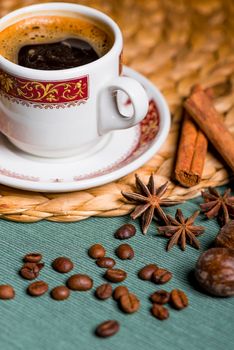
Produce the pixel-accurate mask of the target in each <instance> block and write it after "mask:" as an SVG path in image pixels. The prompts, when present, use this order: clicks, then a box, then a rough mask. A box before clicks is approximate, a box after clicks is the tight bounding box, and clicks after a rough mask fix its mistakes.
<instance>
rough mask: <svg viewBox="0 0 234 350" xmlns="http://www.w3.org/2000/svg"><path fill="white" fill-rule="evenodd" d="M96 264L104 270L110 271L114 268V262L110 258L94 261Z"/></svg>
mask: <svg viewBox="0 0 234 350" xmlns="http://www.w3.org/2000/svg"><path fill="white" fill-rule="evenodd" d="M96 264H97V266H99V267H102V268H105V269H111V268H112V267H114V266H115V260H114V259H112V258H108V257H104V258H100V259H97V260H96Z"/></svg>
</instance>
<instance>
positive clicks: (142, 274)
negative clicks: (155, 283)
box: [138, 264, 158, 281]
mask: <svg viewBox="0 0 234 350" xmlns="http://www.w3.org/2000/svg"><path fill="white" fill-rule="evenodd" d="M157 268H158V267H157V265H155V264H149V265H146V266H144V267H143V268H142V269H141V270H140V271H139V272H138V277H139V278H140V279H142V280H144V281H150V280H151V277H152V274H153V273H154V271H155V270H157Z"/></svg>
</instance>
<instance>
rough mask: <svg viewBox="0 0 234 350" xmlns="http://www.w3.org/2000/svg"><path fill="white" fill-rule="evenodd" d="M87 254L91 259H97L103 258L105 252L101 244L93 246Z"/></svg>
mask: <svg viewBox="0 0 234 350" xmlns="http://www.w3.org/2000/svg"><path fill="white" fill-rule="evenodd" d="M88 254H89V256H90V258H92V259H99V258H103V257H104V256H105V254H106V250H105V248H104V247H103V246H102V245H101V244H94V245H92V246H91V247H90V248H89V250H88Z"/></svg>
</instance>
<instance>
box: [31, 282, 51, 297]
mask: <svg viewBox="0 0 234 350" xmlns="http://www.w3.org/2000/svg"><path fill="white" fill-rule="evenodd" d="M47 290H48V284H47V283H46V282H44V281H36V282H33V283H31V284H30V285H29V286H28V288H27V292H28V294H30V295H31V296H33V297H40V296H41V295H43V294H45V293H46V292H47Z"/></svg>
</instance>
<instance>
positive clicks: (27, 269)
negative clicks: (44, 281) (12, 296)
mask: <svg viewBox="0 0 234 350" xmlns="http://www.w3.org/2000/svg"><path fill="white" fill-rule="evenodd" d="M38 265H39V264H37V263H29V262H28V263H25V264H24V265H23V266H22V267H21V270H20V275H21V277H23V278H24V279H26V280H33V279H35V278H37V277H38V276H39V272H40V270H41V265H39V266H38Z"/></svg>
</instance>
